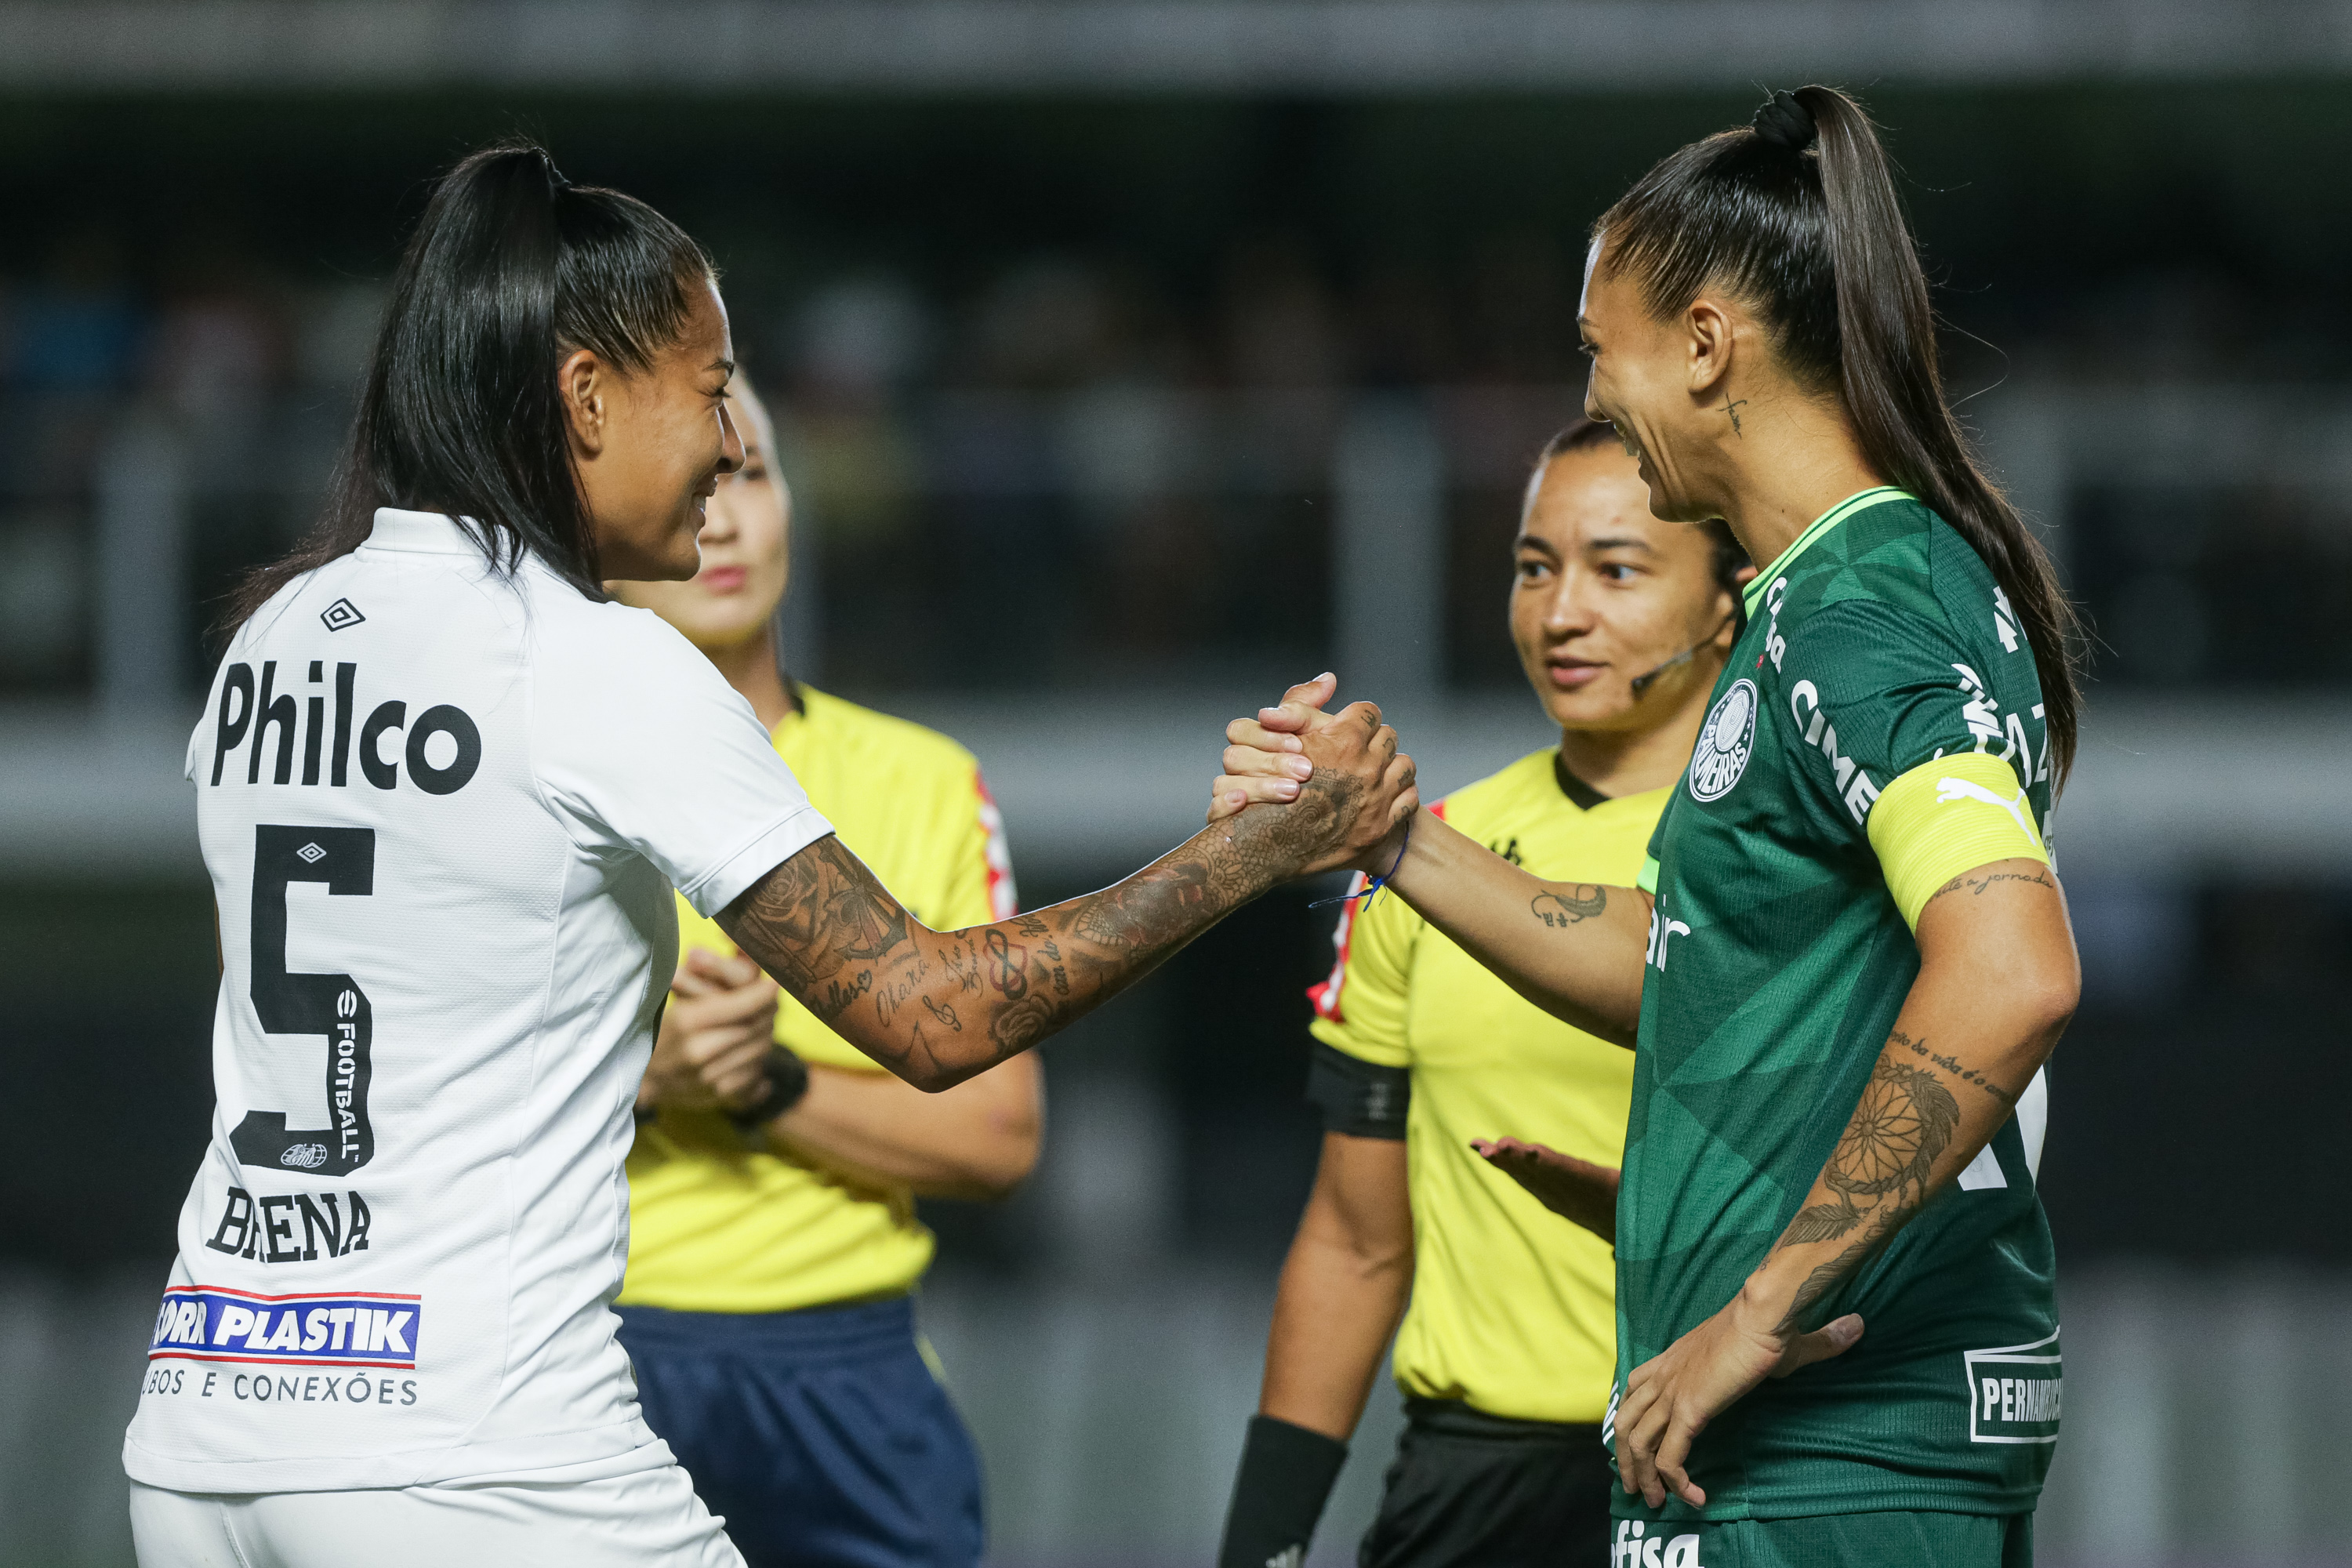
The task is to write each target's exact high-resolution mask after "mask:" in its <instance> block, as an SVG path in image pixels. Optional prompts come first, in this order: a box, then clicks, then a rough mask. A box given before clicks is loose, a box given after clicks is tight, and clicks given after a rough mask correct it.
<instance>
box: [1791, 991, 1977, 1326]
mask: <svg viewBox="0 0 2352 1568" xmlns="http://www.w3.org/2000/svg"><path fill="white" fill-rule="evenodd" d="M1895 1039H1896V1040H1902V1039H1904V1037H1903V1036H1902V1035H1901V1034H1900V1033H1898V1034H1897V1035H1896V1036H1895ZM1894 1048H1895V1047H1894V1045H1893V1043H1892V1042H1890V1044H1889V1047H1888V1049H1887V1050H1886V1051H1885V1052H1882V1053H1881V1054H1880V1056H1879V1058H1878V1065H1877V1066H1876V1067H1875V1068H1873V1069H1872V1070H1871V1074H1870V1081H1869V1082H1868V1083H1867V1084H1865V1085H1864V1087H1863V1091H1862V1102H1861V1103H1860V1104H1859V1105H1857V1106H1855V1107H1854V1111H1853V1117H1852V1118H1851V1119H1850V1120H1849V1121H1847V1122H1846V1128H1845V1131H1844V1133H1843V1135H1842V1136H1841V1137H1840V1138H1839V1139H1838V1145H1837V1149H1836V1151H1835V1152H1833V1153H1832V1154H1831V1155H1830V1163H1829V1166H1828V1168H1827V1169H1826V1170H1824V1171H1823V1172H1822V1184H1823V1185H1825V1186H1827V1187H1828V1188H1829V1189H1830V1191H1831V1192H1832V1194H1835V1196H1834V1197H1833V1199H1832V1201H1831V1202H1829V1203H1825V1204H1814V1205H1811V1206H1810V1207H1808V1208H1804V1209H1801V1210H1799V1211H1798V1214H1797V1217H1796V1218H1795V1219H1793V1220H1791V1221H1790V1222H1789V1228H1788V1230H1787V1232H1786V1233H1785V1234H1783V1235H1782V1237H1781V1238H1780V1244H1779V1245H1780V1246H1781V1247H1801V1246H1804V1245H1806V1244H1808V1243H1811V1242H1820V1241H1835V1240H1837V1239H1839V1238H1840V1237H1845V1236H1849V1235H1853V1233H1854V1232H1856V1231H1859V1232H1860V1233H1861V1234H1860V1235H1859V1236H1857V1237H1855V1239H1854V1241H1853V1244H1852V1245H1851V1246H1849V1247H1846V1248H1845V1250H1844V1251H1843V1252H1841V1253H1839V1254H1838V1256H1837V1257H1836V1258H1832V1259H1831V1260H1830V1261H1829V1262H1827V1263H1825V1264H1823V1265H1822V1266H1821V1267H1820V1268H1816V1269H1814V1270H1813V1271H1812V1272H1811V1274H1810V1275H1808V1276H1806V1278H1805V1281H1804V1283H1803V1284H1802V1285H1801V1286H1799V1287H1798V1289H1797V1294H1796V1299H1795V1300H1792V1301H1791V1302H1790V1305H1789V1311H1788V1315H1787V1316H1786V1317H1785V1318H1783V1319H1782V1320H1781V1322H1780V1331H1781V1332H1783V1333H1788V1332H1792V1331H1795V1329H1796V1327H1797V1325H1798V1320H1799V1319H1800V1318H1801V1316H1802V1315H1803V1314H1804V1312H1805V1310H1807V1309H1808V1308H1810V1307H1811V1306H1812V1305H1813V1303H1815V1302H1816V1301H1818V1300H1821V1299H1822V1297H1823V1296H1825V1295H1827V1294H1828V1293H1829V1292H1830V1290H1831V1289H1833V1288H1834V1287H1835V1286H1836V1285H1837V1283H1838V1281H1839V1280H1841V1279H1844V1278H1845V1276H1846V1274H1847V1273H1848V1272H1849V1271H1850V1270H1851V1269H1852V1268H1853V1267H1854V1266H1855V1265H1857V1264H1859V1263H1860V1262H1861V1261H1862V1260H1863V1259H1864V1258H1867V1257H1868V1256H1869V1255H1870V1254H1871V1253H1872V1252H1873V1251H1874V1250H1876V1249H1877V1247H1879V1246H1881V1245H1882V1244H1883V1243H1885V1241H1886V1240H1887V1239H1888V1238H1889V1237H1892V1236H1893V1235H1894V1234H1895V1231H1897V1230H1899V1229H1901V1228H1902V1226H1903V1225H1904V1223H1905V1222H1906V1221H1907V1220H1908V1219H1909V1218H1910V1217H1911V1215H1913V1214H1915V1213H1916V1212H1917V1210H1918V1208H1919V1205H1922V1204H1923V1203H1925V1202H1927V1184H1928V1180H1929V1178H1930V1176H1931V1174H1932V1173H1933V1172H1934V1170H1935V1166H1936V1162H1937V1159H1939V1158H1940V1157H1941V1156H1942V1154H1943V1152H1944V1151H1945V1150H1946V1149H1947V1148H1948V1147H1950V1146H1951V1142H1952V1134H1953V1132H1954V1131H1956V1130H1957V1129H1958V1126H1959V1121H1960V1108H1959V1103H1958V1101H1957V1100H1954V1099H1953V1098H1952V1093H1951V1090H1949V1089H1946V1088H1945V1087H1944V1086H1943V1084H1942V1083H1941V1082H1939V1081H1938V1080H1937V1078H1936V1075H1935V1074H1934V1073H1932V1072H1929V1071H1928V1070H1927V1069H1926V1068H1917V1067H1913V1066H1912V1065H1911V1064H1910V1063H1908V1062H1902V1061H1896V1060H1895V1059H1894V1057H1893V1052H1894Z"/></svg>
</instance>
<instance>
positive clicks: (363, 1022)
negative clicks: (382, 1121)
mask: <svg viewBox="0 0 2352 1568" xmlns="http://www.w3.org/2000/svg"><path fill="white" fill-rule="evenodd" d="M295 882H324V883H325V884H326V885H327V891H328V892H329V893H330V894H337V893H340V894H345V895H352V896H364V895H366V894H370V893H373V892H374V891H375V829H374V828H373V827H288V826H281V825H278V824H275V823H263V824H261V825H259V826H256V827H255V828H254V830H253V949H252V952H253V1011H254V1014H255V1016H257V1017H258V1018H259V1019H260V1020H261V1026H262V1028H264V1029H265V1030H267V1031H268V1032H269V1033H270V1034H273V1035H317V1036H323V1037H325V1039H326V1042H327V1063H326V1067H327V1073H326V1090H327V1107H326V1109H327V1125H326V1126H324V1127H322V1128H289V1127H288V1126H287V1125H286V1122H287V1112H285V1111H283V1110H248V1111H247V1112H246V1113H245V1120H244V1121H240V1122H238V1123H237V1124H236V1131H233V1132H231V1133H230V1134H229V1143H230V1145H231V1146H232V1147H233V1148H235V1149H236V1157H237V1161H238V1163H240V1164H245V1165H266V1166H274V1167H278V1168H280V1169H284V1170H290V1171H316V1172H319V1173H323V1174H325V1175H330V1176H348V1175H350V1174H351V1173H352V1172H353V1171H356V1170H358V1169H359V1168H360V1167H361V1166H362V1165H364V1164H366V1163H368V1161H369V1160H370V1159H372V1158H373V1156H374V1154H375V1131H374V1129H373V1127H372V1126H371V1125H370V1124H369V1122H368V1109H367V1097H368V1079H369V1076H370V1069H369V1064H368V1047H369V1043H370V1040H371V1038H372V1037H373V1034H374V1014H373V1010H372V1009H371V1008H370V1007H369V1005H368V998H367V993H366V992H364V991H362V990H361V989H360V987H359V983H358V982H357V981H355V980H353V979H352V977H351V976H350V975H348V974H291V973H288V972H287V969H286V889H287V887H288V886H289V884H291V883H295Z"/></svg>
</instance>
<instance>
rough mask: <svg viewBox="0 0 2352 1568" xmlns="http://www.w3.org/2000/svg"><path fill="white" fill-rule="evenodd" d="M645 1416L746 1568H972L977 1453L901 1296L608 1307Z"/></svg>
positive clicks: (976, 1542) (977, 1532) (977, 1524)
mask: <svg viewBox="0 0 2352 1568" xmlns="http://www.w3.org/2000/svg"><path fill="white" fill-rule="evenodd" d="M615 1310H617V1311H618V1312H619V1313H620V1315H621V1343H622V1345H623V1346H624V1347H625V1348H626V1349H627V1351H628V1352H629V1360H630V1361H631V1362H632V1363H634V1364H635V1367H636V1373H637V1398H638V1400H639V1401H640V1402H641V1403H642V1404H643V1405H644V1406H645V1413H646V1422H647V1424H649V1425H650V1426H652V1427H653V1429H654V1430H655V1431H656V1433H658V1434H659V1435H660V1436H663V1437H664V1438H666V1439H667V1440H668V1443H669V1446H670V1447H671V1449H672V1450H673V1451H674V1452H675V1453H676V1454H677V1458H678V1462H679V1463H680V1464H682V1465H684V1466H685V1467H686V1469H687V1473H688V1475H690V1476H692V1477H693V1478H694V1489H695V1490H696V1491H697V1492H698V1493H699V1494H700V1495H701V1497H702V1500H703V1502H704V1503H705V1504H707V1505H708V1506H709V1509H710V1511H711V1512H713V1513H716V1514H722V1515H724V1516H725V1517H726V1521H727V1533H728V1534H729V1535H730V1537H732V1538H733V1540H734V1542H735V1544H736V1546H737V1548H738V1549H739V1550H740V1551H741V1552H742V1553H743V1558H744V1561H745V1562H746V1563H750V1564H751V1568H767V1565H769V1564H779V1565H781V1564H784V1563H790V1564H793V1568H971V1564H976V1563H979V1561H980V1555H981V1546H982V1525H981V1489H980V1457H979V1455H978V1454H977V1453H976V1452H975V1451H974V1450H973V1448H972V1445H971V1434H970V1433H968V1432H966V1431H965V1430H964V1426H963V1422H962V1420H961V1418H960V1417H959V1416H958V1415H956V1412H955V1406H954V1405H951V1404H950V1403H949V1402H948V1396H947V1391H946V1390H944V1389H942V1388H941V1387H940V1384H939V1380H938V1379H937V1378H935V1377H933V1376H932V1375H931V1369H930V1367H929V1365H928V1364H927V1363H925V1362H924V1360H923V1355H922V1352H921V1351H920V1350H919V1349H918V1348H917V1346H916V1342H915V1309H914V1303H913V1301H912V1300H910V1299H908V1298H907V1297H900V1298H898V1300H891V1301H878V1302H875V1303H873V1304H871V1305H866V1306H856V1307H819V1308H812V1309H810V1310H805V1311H799V1312H761V1313H733V1312H671V1311H665V1310H662V1309H660V1308H658V1307H621V1308H617V1309H615Z"/></svg>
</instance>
